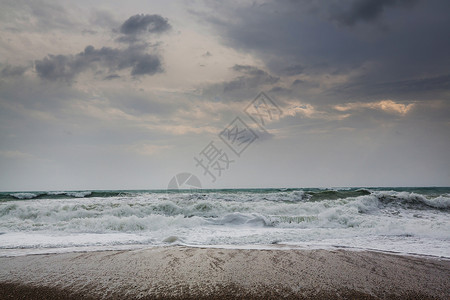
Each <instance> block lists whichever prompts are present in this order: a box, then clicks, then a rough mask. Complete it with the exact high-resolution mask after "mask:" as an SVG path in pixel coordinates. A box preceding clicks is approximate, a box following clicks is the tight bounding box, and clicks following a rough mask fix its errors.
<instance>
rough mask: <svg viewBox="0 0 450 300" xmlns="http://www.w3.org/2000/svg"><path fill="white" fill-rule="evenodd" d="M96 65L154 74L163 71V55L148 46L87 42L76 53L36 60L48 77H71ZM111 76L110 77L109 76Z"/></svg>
mask: <svg viewBox="0 0 450 300" xmlns="http://www.w3.org/2000/svg"><path fill="white" fill-rule="evenodd" d="M94 67H103V68H106V69H107V71H108V72H114V71H118V70H123V69H128V68H129V69H131V72H130V74H131V75H133V76H140V75H154V74H156V73H161V72H163V68H162V64H161V61H160V58H159V57H158V56H157V55H154V54H148V53H146V52H145V46H142V45H139V46H129V47H128V48H125V49H120V48H111V47H102V48H100V49H95V48H94V47H93V46H90V45H89V46H87V47H86V48H85V49H84V51H83V52H80V53H78V54H76V55H48V57H45V58H44V59H42V60H36V61H35V68H36V72H37V74H38V76H39V77H41V78H43V79H48V80H65V81H71V80H73V79H74V77H76V76H77V75H78V74H80V73H81V72H84V71H86V70H88V69H91V68H94ZM110 79H111V78H110Z"/></svg>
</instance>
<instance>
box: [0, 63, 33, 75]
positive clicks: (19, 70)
mask: <svg viewBox="0 0 450 300" xmlns="http://www.w3.org/2000/svg"><path fill="white" fill-rule="evenodd" d="M26 70H28V67H24V66H12V65H6V67H4V68H3V69H2V72H1V74H2V77H14V76H21V75H23V73H25V71H26Z"/></svg>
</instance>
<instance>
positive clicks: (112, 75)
mask: <svg viewBox="0 0 450 300" xmlns="http://www.w3.org/2000/svg"><path fill="white" fill-rule="evenodd" d="M118 78H120V76H119V75H117V74H111V75H108V76H106V77H105V78H103V80H113V79H118Z"/></svg>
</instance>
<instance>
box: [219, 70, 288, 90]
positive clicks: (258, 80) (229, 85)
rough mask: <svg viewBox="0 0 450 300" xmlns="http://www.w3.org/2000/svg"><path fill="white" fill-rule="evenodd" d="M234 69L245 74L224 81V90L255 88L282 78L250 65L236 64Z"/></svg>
mask: <svg viewBox="0 0 450 300" xmlns="http://www.w3.org/2000/svg"><path fill="white" fill-rule="evenodd" d="M232 69H233V70H234V71H236V72H239V73H242V74H244V76H239V77H237V78H235V79H233V80H231V81H228V82H225V83H224V87H223V89H224V92H230V91H233V90H237V89H246V88H255V87H258V86H261V85H265V84H275V83H277V82H278V81H279V80H280V78H279V77H275V76H272V75H270V74H269V73H267V72H266V71H264V70H261V69H259V68H257V67H254V66H248V65H234V66H233V67H232Z"/></svg>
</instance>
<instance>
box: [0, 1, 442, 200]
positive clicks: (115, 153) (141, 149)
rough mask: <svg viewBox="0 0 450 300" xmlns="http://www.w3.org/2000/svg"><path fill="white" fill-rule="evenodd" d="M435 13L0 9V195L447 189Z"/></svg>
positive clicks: (360, 6) (256, 5)
mask: <svg viewBox="0 0 450 300" xmlns="http://www.w3.org/2000/svg"><path fill="white" fill-rule="evenodd" d="M449 14H450V1H447V0H427V1H425V0H345V1H344V0H330V1H314V0H298V1H294V0H273V1H263V0H252V1H246V0H244V1H234V0H232V1H213V0H204V1H201V0H186V1H176V0H175V1H167V0H164V1H159V0H156V1H135V0H128V1H125V2H124V1H109V0H108V1H106V0H100V1H86V0H81V1H43V0H36V1H21V0H19V1H17V0H0V190H3V191H18V190H85V189H165V188H166V187H167V185H168V183H169V181H170V180H171V179H172V178H173V177H174V176H176V175H177V174H180V173H188V174H192V175H193V176H195V177H197V178H198V180H199V181H200V182H201V186H202V187H206V188H252V187H254V188H270V187H351V186H369V187H370V186H449V185H450V117H449V116H450V103H449V101H450V54H449V53H450V38H449V37H450V17H449ZM178 178H181V177H178Z"/></svg>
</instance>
